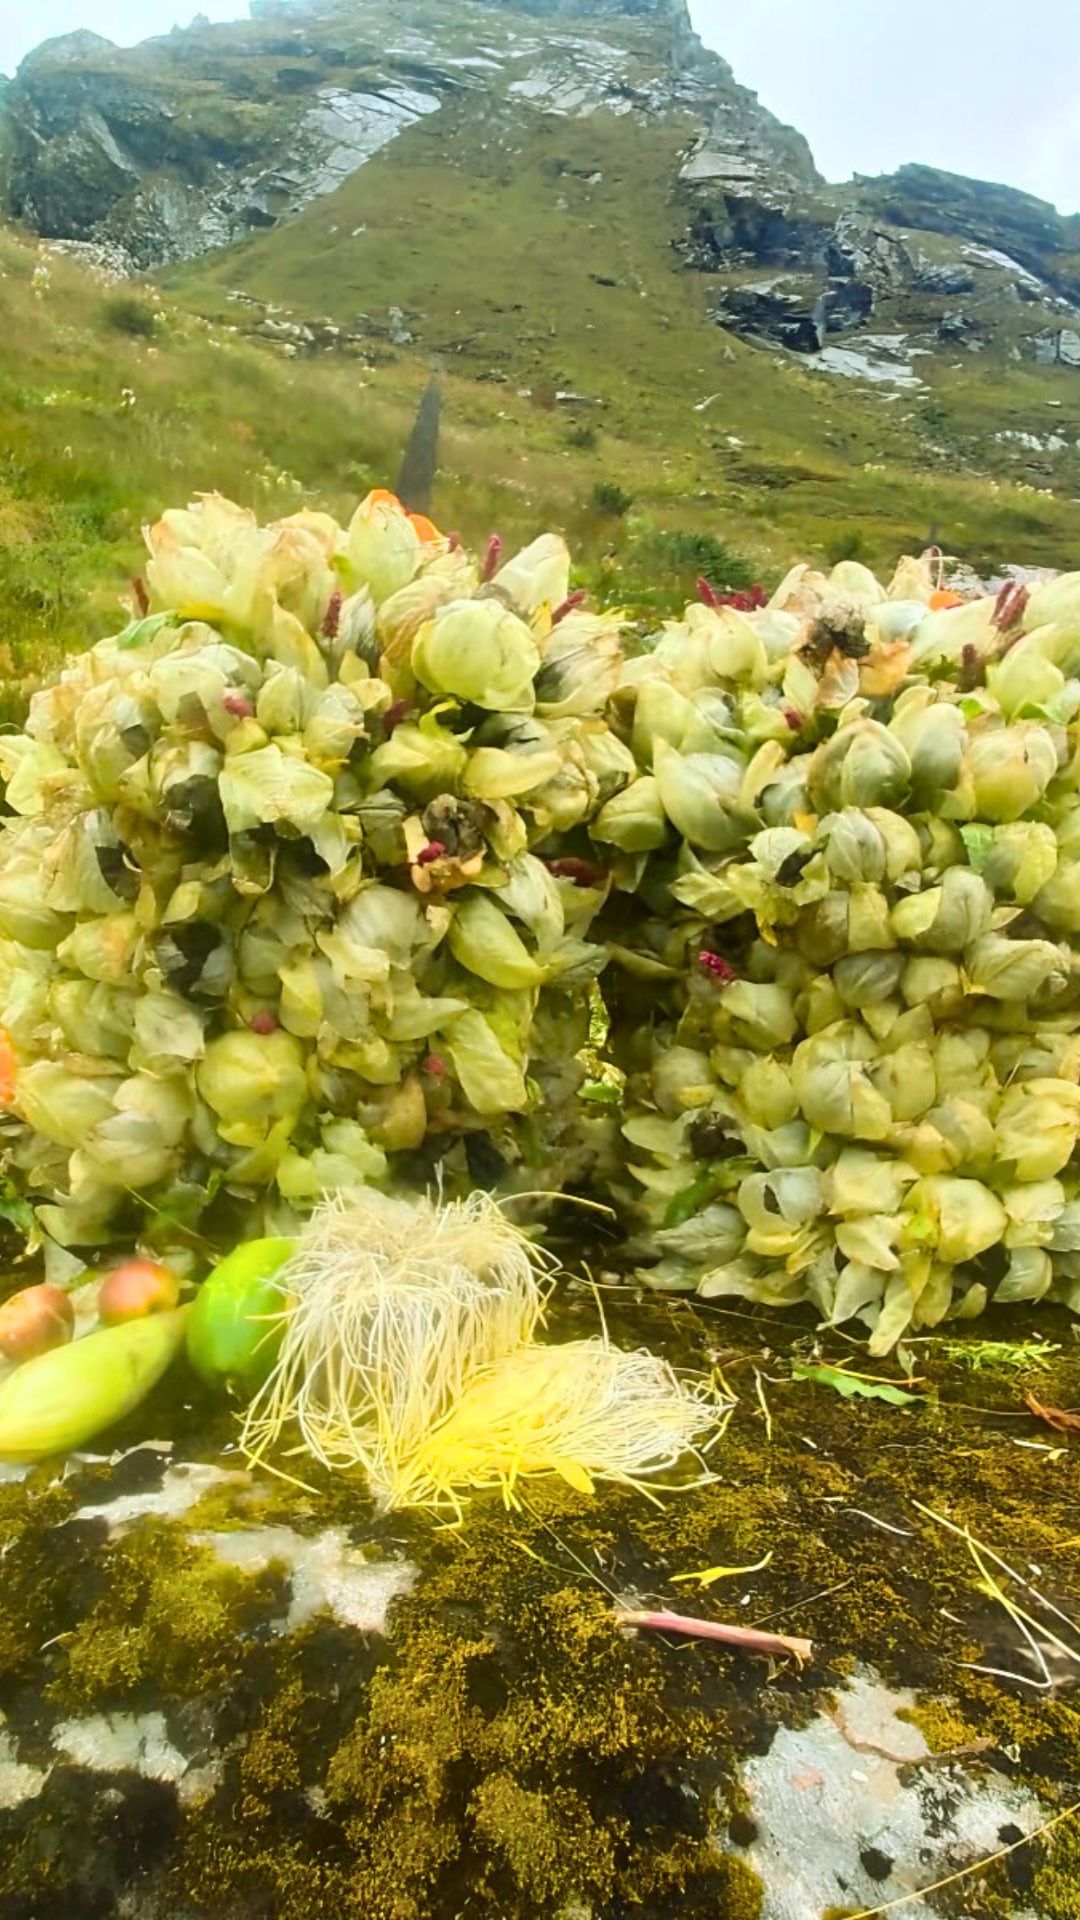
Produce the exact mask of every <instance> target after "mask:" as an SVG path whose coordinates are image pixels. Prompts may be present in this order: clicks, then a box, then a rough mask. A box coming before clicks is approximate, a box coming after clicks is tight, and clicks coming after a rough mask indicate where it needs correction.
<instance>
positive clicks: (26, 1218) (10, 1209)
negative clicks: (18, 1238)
mask: <svg viewBox="0 0 1080 1920" xmlns="http://www.w3.org/2000/svg"><path fill="white" fill-rule="evenodd" d="M0 1220H6V1221H7V1223H8V1225H9V1226H12V1227H14V1228H15V1230H16V1232H17V1233H21V1234H22V1236H23V1238H24V1239H25V1240H29V1239H31V1237H32V1236H33V1233H34V1230H35V1225H36V1223H35V1220H34V1209H33V1207H32V1206H31V1205H30V1202H29V1201H28V1200H21V1199H20V1198H19V1195H18V1194H17V1193H16V1192H15V1189H14V1187H13V1186H12V1185H11V1184H10V1182H9V1181H7V1180H2V1181H0Z"/></svg>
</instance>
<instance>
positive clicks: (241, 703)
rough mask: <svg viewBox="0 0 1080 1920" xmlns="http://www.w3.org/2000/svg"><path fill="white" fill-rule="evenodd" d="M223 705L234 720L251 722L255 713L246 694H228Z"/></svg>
mask: <svg viewBox="0 0 1080 1920" xmlns="http://www.w3.org/2000/svg"><path fill="white" fill-rule="evenodd" d="M221 704H222V706H223V707H224V709H225V711H226V713H231V714H232V716H233V719H234V720H250V719H251V716H252V714H253V713H254V711H255V709H254V707H253V706H252V704H251V701H250V700H249V699H248V697H247V694H246V693H227V694H226V695H225V698H224V699H223V700H222V702H221Z"/></svg>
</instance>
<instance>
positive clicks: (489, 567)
mask: <svg viewBox="0 0 1080 1920" xmlns="http://www.w3.org/2000/svg"><path fill="white" fill-rule="evenodd" d="M501 558H502V539H501V537H500V536H499V534H497V533H493V534H492V536H491V539H490V540H489V541H488V543H487V552H486V553H485V555H484V564H483V567H482V568H481V570H480V578H481V580H490V579H491V578H492V575H493V574H496V573H498V571H499V561H500V560H501Z"/></svg>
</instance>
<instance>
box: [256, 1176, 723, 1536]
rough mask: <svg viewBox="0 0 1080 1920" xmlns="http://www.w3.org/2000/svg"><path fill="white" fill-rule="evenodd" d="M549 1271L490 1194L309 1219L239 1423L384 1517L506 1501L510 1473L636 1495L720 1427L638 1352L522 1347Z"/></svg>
mask: <svg viewBox="0 0 1080 1920" xmlns="http://www.w3.org/2000/svg"><path fill="white" fill-rule="evenodd" d="M555 1272H556V1262H554V1261H553V1260H552V1259H551V1257H550V1256H549V1255H547V1254H546V1253H545V1252H544V1251H543V1250H542V1249H541V1248H538V1247H537V1246H535V1245H534V1244H533V1242H532V1241H530V1240H529V1238H528V1237H527V1235H526V1234H525V1233H523V1232H522V1230H521V1229H520V1228H518V1227H516V1226H515V1225H514V1224H513V1223H512V1222H511V1221H509V1220H508V1219H507V1218H506V1216H505V1215H504V1214H503V1212H502V1211H501V1210H500V1208H499V1207H498V1206H497V1205H496V1203H495V1202H494V1201H493V1200H492V1199H491V1197H490V1195H488V1194H483V1193H474V1194H472V1195H470V1197H469V1198H468V1199H467V1200H464V1201H455V1202H450V1203H445V1204H444V1203H441V1202H440V1203H435V1202H432V1201H427V1200H421V1201H408V1202H406V1201H401V1200H395V1199H389V1198H387V1197H385V1196H384V1195H381V1194H377V1193H367V1192H364V1193H358V1194H350V1195H348V1196H344V1197H341V1198H338V1199H336V1200H334V1201H330V1202H328V1203H327V1204H326V1205H325V1206H324V1207H322V1208H320V1209H319V1210H318V1212H317V1213H316V1214H315V1215H314V1216H313V1218H312V1221H311V1223H310V1225H309V1227H308V1229H307V1230H306V1232H305V1233H304V1235H303V1236H302V1238H301V1241H300V1244H299V1246H298V1248H297V1251H296V1253H295V1255H294V1256H293V1258H292V1259H291V1260H290V1261H289V1262H288V1264H287V1265H286V1267H285V1268H283V1269H282V1271H281V1273H280V1275H279V1276H278V1280H279V1284H280V1286H281V1289H282V1296H283V1307H282V1313H283V1319H284V1336H283V1339H282V1345H281V1352H280V1356H279V1359H278V1363H277V1366H276V1367H275V1370H274V1372H273V1374H272V1375H271V1376H270V1379H269V1380H268V1381H267V1382H266V1385H265V1386H264V1387H263V1388H262V1389H261V1391H260V1392H259V1394H258V1395H257V1397H256V1399H255V1400H254V1402H253V1403H252V1406H251V1408H250V1410H249V1412H248V1415H247V1419H246V1422H245V1427H244V1434H243V1444H244V1446H245V1448H246V1450H247V1452H248V1454H249V1455H250V1456H251V1457H252V1458H254V1459H261V1458H263V1457H264V1456H265V1454H266V1452H267V1450H268V1449H269V1448H270V1447H271V1446H273V1445H274V1444H275V1443H276V1442H277V1441H278V1440H279V1439H280V1438H281V1436H282V1435H283V1434H285V1433H286V1431H287V1430H292V1429H294V1428H295V1429H296V1430H298V1433H299V1438H300V1441H301V1444H302V1447H303V1449H304V1450H305V1451H307V1452H309V1453H310V1454H312V1455H314V1457H315V1458H316V1459H317V1460H319V1461H321V1462H322V1463H323V1465H324V1466H327V1467H331V1468H346V1467H360V1468H362V1469H363V1471H364V1473H365V1474H366V1476H367V1479H368V1481H369V1484H370V1486H371V1488H372V1491H373V1492H374V1493H375V1495H376V1496H377V1498H378V1499H379V1500H380V1501H381V1502H382V1503H383V1505H384V1506H385V1507H387V1508H395V1507H406V1506H432V1507H444V1508H451V1509H453V1510H455V1511H459V1510H460V1499H461V1495H462V1494H463V1493H464V1492H465V1491H466V1490H468V1489H478V1488H485V1487H488V1488H490V1487H499V1488H501V1489H502V1491H503V1494H504V1496H505V1497H506V1498H507V1500H508V1501H510V1502H512V1501H513V1498H514V1486H515V1483H516V1481H517V1479H518V1478H519V1476H521V1475H523V1474H534V1473H556V1474H559V1475H561V1477H562V1478H563V1479H564V1480H566V1481H567V1482H568V1483H569V1484H570V1485H572V1486H574V1487H577V1488H579V1489H580V1490H581V1491H583V1492H588V1491H591V1489H592V1485H593V1482H594V1480H597V1479H609V1480H611V1479H613V1480H619V1481H622V1482H624V1483H629V1484H638V1483H640V1482H642V1481H644V1480H645V1479H647V1478H650V1477H654V1476H655V1475H657V1474H660V1473H663V1472H666V1471H668V1470H670V1469H671V1468H672V1467H674V1465H675V1464H676V1462H677V1461H678V1460H679V1459H680V1458H681V1457H682V1456H683V1455H684V1454H686V1453H687V1452H688V1451H693V1450H694V1449H695V1448H696V1447H697V1446H698V1445H700V1443H701V1442H702V1440H703V1439H704V1437H705V1434H706V1433H707V1432H708V1430H709V1429H710V1428H712V1427H715V1425H716V1421H717V1416H718V1411H719V1408H718V1402H717V1398H716V1395H715V1394H714V1393H713V1392H712V1390H711V1389H709V1388H707V1387H706V1386H705V1385H703V1384H698V1385H693V1386H691V1385H687V1384H685V1383H683V1382H682V1381H680V1380H679V1378H678V1376H677V1375H676V1374H675V1373H674V1371H673V1370H672V1368H671V1367H670V1366H669V1365H668V1364H667V1362H666V1361H664V1360H661V1359H659V1358H658V1357H657V1356H656V1355H654V1354H652V1353H649V1352H647V1351H645V1350H639V1351H637V1352H632V1353H624V1352H622V1351H621V1350H620V1349H618V1348H616V1347H613V1346H612V1345H611V1344H610V1343H609V1341H608V1339H607V1337H606V1333H605V1335H604V1336H603V1337H602V1338H601V1337H598V1338H596V1339H591V1340H576V1341H571V1342H568V1343H566V1344H565V1345H561V1346H543V1345H540V1344H538V1343H537V1341H536V1334H537V1332H538V1329H539V1326H540V1322H541V1318H542V1313H543V1304H544V1294H545V1287H546V1285H547V1284H549V1283H550V1281H551V1280H552V1279H553V1278H554V1275H555Z"/></svg>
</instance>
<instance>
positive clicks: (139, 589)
mask: <svg viewBox="0 0 1080 1920" xmlns="http://www.w3.org/2000/svg"><path fill="white" fill-rule="evenodd" d="M131 591H132V593H133V594H134V595H135V605H136V606H137V608H138V610H139V613H140V614H141V616H142V618H143V619H144V620H145V619H146V616H147V614H148V613H149V611H150V595H149V594H148V593H147V591H146V583H145V581H144V580H142V579H141V578H140V576H139V575H138V574H136V576H135V578H134V580H133V581H132V583H131Z"/></svg>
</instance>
